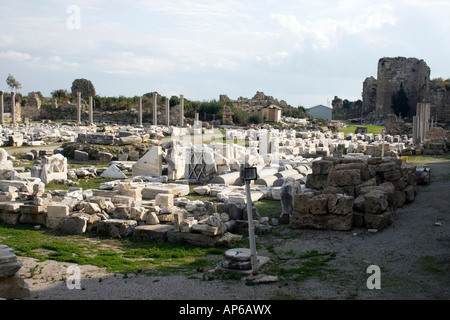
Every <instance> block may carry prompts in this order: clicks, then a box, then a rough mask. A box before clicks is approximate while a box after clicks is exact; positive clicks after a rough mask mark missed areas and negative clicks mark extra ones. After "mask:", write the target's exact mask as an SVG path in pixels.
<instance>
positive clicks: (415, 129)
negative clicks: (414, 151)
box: [413, 116, 419, 146]
mask: <svg viewBox="0 0 450 320" xmlns="http://www.w3.org/2000/svg"><path fill="white" fill-rule="evenodd" d="M418 124H419V121H418V118H417V116H413V143H414V145H415V146H416V145H417V144H418V143H419V142H418V140H419V138H418Z"/></svg>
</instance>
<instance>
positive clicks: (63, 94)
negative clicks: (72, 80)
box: [50, 89, 69, 101]
mask: <svg viewBox="0 0 450 320" xmlns="http://www.w3.org/2000/svg"><path fill="white" fill-rule="evenodd" d="M50 94H51V95H52V98H55V99H59V100H60V101H62V100H66V99H68V97H69V92H68V91H67V90H66V89H58V90H53V91H52V92H51V93H50Z"/></svg>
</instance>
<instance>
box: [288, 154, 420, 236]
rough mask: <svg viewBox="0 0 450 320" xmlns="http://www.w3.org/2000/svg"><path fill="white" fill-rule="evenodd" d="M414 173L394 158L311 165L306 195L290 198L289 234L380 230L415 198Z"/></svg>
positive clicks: (337, 160) (332, 160)
mask: <svg viewBox="0 0 450 320" xmlns="http://www.w3.org/2000/svg"><path fill="white" fill-rule="evenodd" d="M416 186H417V183H416V170H415V167H414V166H412V165H411V164H409V163H406V162H403V161H402V159H398V158H390V157H385V158H379V157H366V156H361V157H344V158H332V157H329V158H324V159H323V160H319V161H314V162H313V172H312V174H310V175H308V179H307V183H306V187H307V188H309V189H310V190H308V192H304V193H300V194H296V195H294V196H293V198H294V199H293V200H294V205H293V209H292V215H291V217H290V225H291V226H292V227H293V228H314V229H330V230H350V229H351V228H352V227H353V226H356V227H363V226H365V227H367V228H368V229H377V230H382V229H384V228H386V227H387V226H388V225H390V223H391V222H392V219H393V213H394V212H395V209H396V208H400V207H402V206H403V205H404V204H405V203H409V202H412V201H413V200H414V198H415V195H416V192H417V189H416Z"/></svg>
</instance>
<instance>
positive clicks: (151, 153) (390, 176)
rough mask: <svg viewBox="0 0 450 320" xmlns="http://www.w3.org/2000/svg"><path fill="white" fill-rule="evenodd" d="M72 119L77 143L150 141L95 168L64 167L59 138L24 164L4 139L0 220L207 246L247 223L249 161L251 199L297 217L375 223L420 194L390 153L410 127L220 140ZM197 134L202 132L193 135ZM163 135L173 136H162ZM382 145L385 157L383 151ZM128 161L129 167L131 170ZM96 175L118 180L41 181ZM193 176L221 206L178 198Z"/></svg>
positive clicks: (280, 132)
mask: <svg viewBox="0 0 450 320" xmlns="http://www.w3.org/2000/svg"><path fill="white" fill-rule="evenodd" d="M25 128H29V127H25ZM74 128H76V129H75V130H74V131H73V132H75V133H74V134H73V135H70V136H71V137H76V141H78V142H85V143H88V144H99V145H108V144H110V145H119V146H124V145H132V144H136V143H142V142H143V141H146V142H147V141H152V145H151V146H150V147H149V148H148V149H147V150H146V151H145V152H144V153H143V154H142V155H140V153H139V152H137V151H134V152H133V153H132V152H130V153H129V154H127V155H126V157H120V154H119V156H118V160H117V161H116V160H114V161H113V158H114V157H113V155H112V154H109V153H107V152H98V153H97V156H98V157H100V158H102V159H104V162H106V163H109V164H110V165H109V167H108V168H101V169H100V168H94V167H88V168H80V169H72V170H68V169H67V159H66V158H65V157H64V156H63V155H62V154H59V152H60V151H61V150H60V149H58V150H55V152H56V154H51V153H50V152H46V151H43V152H41V151H40V152H39V153H37V152H31V153H32V154H33V159H34V160H37V161H36V164H35V166H33V168H32V169H31V172H29V173H20V174H19V173H17V171H15V170H14V169H13V167H12V163H11V162H10V161H9V160H8V156H7V154H6V152H5V151H4V150H3V149H0V164H1V171H0V175H1V179H0V187H1V193H0V220H1V221H3V222H5V223H8V224H18V223H28V224H34V225H42V226H46V227H47V228H50V229H58V230H61V231H63V232H65V233H68V234H82V233H85V232H96V233H98V234H99V235H101V236H105V237H126V236H136V237H140V238H150V239H154V240H157V241H178V240H185V241H187V242H188V243H193V244H197V245H207V246H211V245H216V244H218V243H222V242H229V241H234V240H235V239H238V238H239V237H240V236H239V235H241V234H246V232H248V226H247V224H246V222H247V212H246V211H247V209H246V201H247V200H246V195H245V189H244V186H243V181H242V179H241V177H240V170H241V166H242V164H244V163H246V162H248V163H249V164H250V165H254V166H256V167H257V168H258V179H257V180H256V181H255V182H254V183H253V184H252V185H251V190H252V192H251V197H252V202H255V201H258V200H259V199H264V198H272V199H275V200H280V201H281V207H282V214H281V216H280V221H281V223H289V224H290V225H291V226H292V227H293V228H316V229H332V230H349V229H351V228H352V227H353V226H361V227H367V228H374V229H379V230H381V229H383V228H385V227H386V226H388V225H389V224H390V222H391V221H392V214H393V212H394V211H395V208H398V207H401V206H402V205H403V204H405V203H407V202H411V201H413V200H414V196H415V193H416V176H415V174H416V172H415V168H414V167H412V166H411V165H409V164H407V163H404V162H402V160H401V159H399V158H395V156H397V155H399V154H403V153H405V152H408V151H410V150H411V147H412V145H411V143H412V142H411V139H409V138H408V136H400V135H394V136H391V135H386V136H384V139H383V136H382V135H373V134H367V133H355V134H347V135H346V136H344V134H343V133H333V132H332V131H327V130H325V129H322V130H316V131H300V130H298V129H297V130H295V129H293V128H290V129H275V128H270V129H248V130H244V129H228V130H226V132H225V137H224V138H225V140H226V141H227V143H223V140H221V139H219V140H218V141H219V142H217V141H216V139H213V138H212V137H213V136H214V134H215V133H216V131H214V129H213V128H210V129H205V128H198V127H195V126H194V127H193V128H191V127H188V128H177V127H161V126H150V127H147V128H143V127H140V128H134V127H131V126H129V127H103V128H102V129H101V130H100V129H99V128H95V126H92V127H89V129H82V128H83V127H74ZM34 130H36V129H34ZM42 130H44V129H42ZM45 130H47V129H45ZM45 130H44V132H45ZM66 130H67V131H69V129H66ZM38 132H40V131H38ZM193 133H194V134H196V135H197V136H199V137H200V139H205V137H206V136H207V137H208V139H206V140H208V141H209V140H210V141H209V142H208V143H202V142H203V141H202V140H200V143H197V142H198V141H197V142H196V141H195V139H196V136H195V135H194V136H192V134H193ZM208 135H209V136H208ZM169 136H171V138H172V139H171V140H170V141H165V142H162V141H164V140H161V139H162V138H163V137H169ZM192 138H193V139H192ZM209 138H211V139H209ZM383 154H384V155H391V156H392V157H383V158H382V157H381V155H383ZM74 157H75V158H76V160H80V161H87V160H89V155H88V153H87V152H85V151H81V150H75V152H74ZM30 158H31V156H30ZM126 172H128V173H131V176H132V177H131V178H127V175H126V174H125V173H126ZM94 176H102V177H108V178H113V179H115V180H113V181H110V182H105V183H103V184H101V185H100V187H99V188H98V189H96V190H82V189H81V188H77V187H72V188H70V189H69V190H68V191H62V190H57V191H52V192H45V184H44V183H48V182H50V181H53V180H66V181H71V179H75V178H77V179H80V178H89V177H94ZM192 182H193V183H199V182H201V183H203V185H201V186H197V187H195V188H193V191H194V192H196V193H198V194H201V195H210V196H214V197H217V198H218V200H219V201H220V203H219V204H218V205H217V207H216V206H215V205H214V204H213V203H212V202H208V201H199V200H197V201H191V200H188V199H186V198H185V196H186V195H188V194H189V193H190V187H189V185H190V183H192ZM252 215H253V218H254V220H255V229H256V232H260V233H264V232H270V231H271V226H270V225H269V223H268V219H267V218H266V217H261V216H260V215H259V213H258V212H257V210H256V209H255V208H254V207H253V212H252Z"/></svg>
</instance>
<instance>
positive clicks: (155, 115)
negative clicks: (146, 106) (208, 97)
mask: <svg viewBox="0 0 450 320" xmlns="http://www.w3.org/2000/svg"><path fill="white" fill-rule="evenodd" d="M139 125H140V126H142V97H139ZM153 125H155V126H156V125H158V94H157V93H154V94H153ZM169 125H170V101H169V99H166V126H167V127H168V126H169ZM179 126H180V127H182V126H184V96H183V95H180V123H179Z"/></svg>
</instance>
